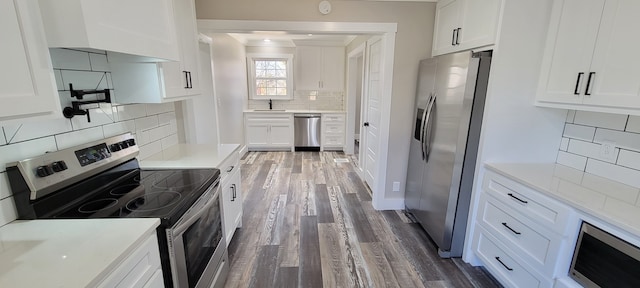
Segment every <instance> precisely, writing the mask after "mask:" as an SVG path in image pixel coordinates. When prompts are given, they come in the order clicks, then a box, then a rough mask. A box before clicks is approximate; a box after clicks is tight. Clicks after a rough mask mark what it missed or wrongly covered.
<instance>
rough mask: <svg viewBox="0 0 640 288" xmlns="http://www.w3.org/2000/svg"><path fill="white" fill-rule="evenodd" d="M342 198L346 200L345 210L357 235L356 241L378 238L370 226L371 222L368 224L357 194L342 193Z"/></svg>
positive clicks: (362, 241)
mask: <svg viewBox="0 0 640 288" xmlns="http://www.w3.org/2000/svg"><path fill="white" fill-rule="evenodd" d="M344 198H345V199H346V201H347V205H346V206H347V211H348V213H349V216H351V220H352V221H353V223H354V225H353V226H354V227H353V228H354V229H355V230H356V234H357V235H358V242H360V243H366V242H376V241H378V238H377V237H376V235H375V233H374V232H373V229H372V228H371V224H369V220H368V219H367V216H366V215H365V214H364V211H363V210H362V207H361V206H360V200H358V196H357V195H356V194H346V195H344ZM356 223H357V225H356Z"/></svg>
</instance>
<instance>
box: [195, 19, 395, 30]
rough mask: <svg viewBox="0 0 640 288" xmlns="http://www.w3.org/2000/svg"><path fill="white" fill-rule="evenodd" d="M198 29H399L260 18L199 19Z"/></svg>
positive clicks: (367, 24) (386, 24) (380, 25)
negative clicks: (262, 19) (264, 19)
mask: <svg viewBox="0 0 640 288" xmlns="http://www.w3.org/2000/svg"><path fill="white" fill-rule="evenodd" d="M198 30H199V31H202V32H207V33H208V32H212V33H244V32H253V31H257V30H259V31H285V32H288V33H293V34H295V33H302V34H304V33H309V32H315V33H319V32H322V33H325V34H345V33H346V34H382V33H395V32H397V31H398V24H397V23H373V22H311V21H260V20H212V19H200V20H198Z"/></svg>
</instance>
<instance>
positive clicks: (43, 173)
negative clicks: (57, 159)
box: [36, 166, 53, 177]
mask: <svg viewBox="0 0 640 288" xmlns="http://www.w3.org/2000/svg"><path fill="white" fill-rule="evenodd" d="M36 174H38V176H40V177H47V176H49V175H51V174H53V169H51V167H49V166H40V167H38V168H36Z"/></svg>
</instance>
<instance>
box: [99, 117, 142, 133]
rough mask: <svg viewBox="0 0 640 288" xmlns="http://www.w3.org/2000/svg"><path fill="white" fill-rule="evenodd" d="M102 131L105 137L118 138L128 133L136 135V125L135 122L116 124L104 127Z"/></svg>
mask: <svg viewBox="0 0 640 288" xmlns="http://www.w3.org/2000/svg"><path fill="white" fill-rule="evenodd" d="M102 130H103V131H104V137H111V136H116V135H120V134H124V133H127V132H131V133H135V131H136V124H135V121H134V120H129V121H124V122H116V123H113V124H108V125H104V126H102Z"/></svg>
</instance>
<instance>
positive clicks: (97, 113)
mask: <svg viewBox="0 0 640 288" xmlns="http://www.w3.org/2000/svg"><path fill="white" fill-rule="evenodd" d="M91 106H94V107H95V106H99V107H98V108H92V109H89V115H90V117H91V122H89V121H88V119H87V116H84V115H78V116H75V117H73V118H71V124H72V125H73V130H81V129H86V128H91V127H97V126H102V125H107V124H112V123H113V122H115V121H114V119H115V116H114V115H113V109H111V105H110V104H106V103H101V104H99V105H98V104H91Z"/></svg>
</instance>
